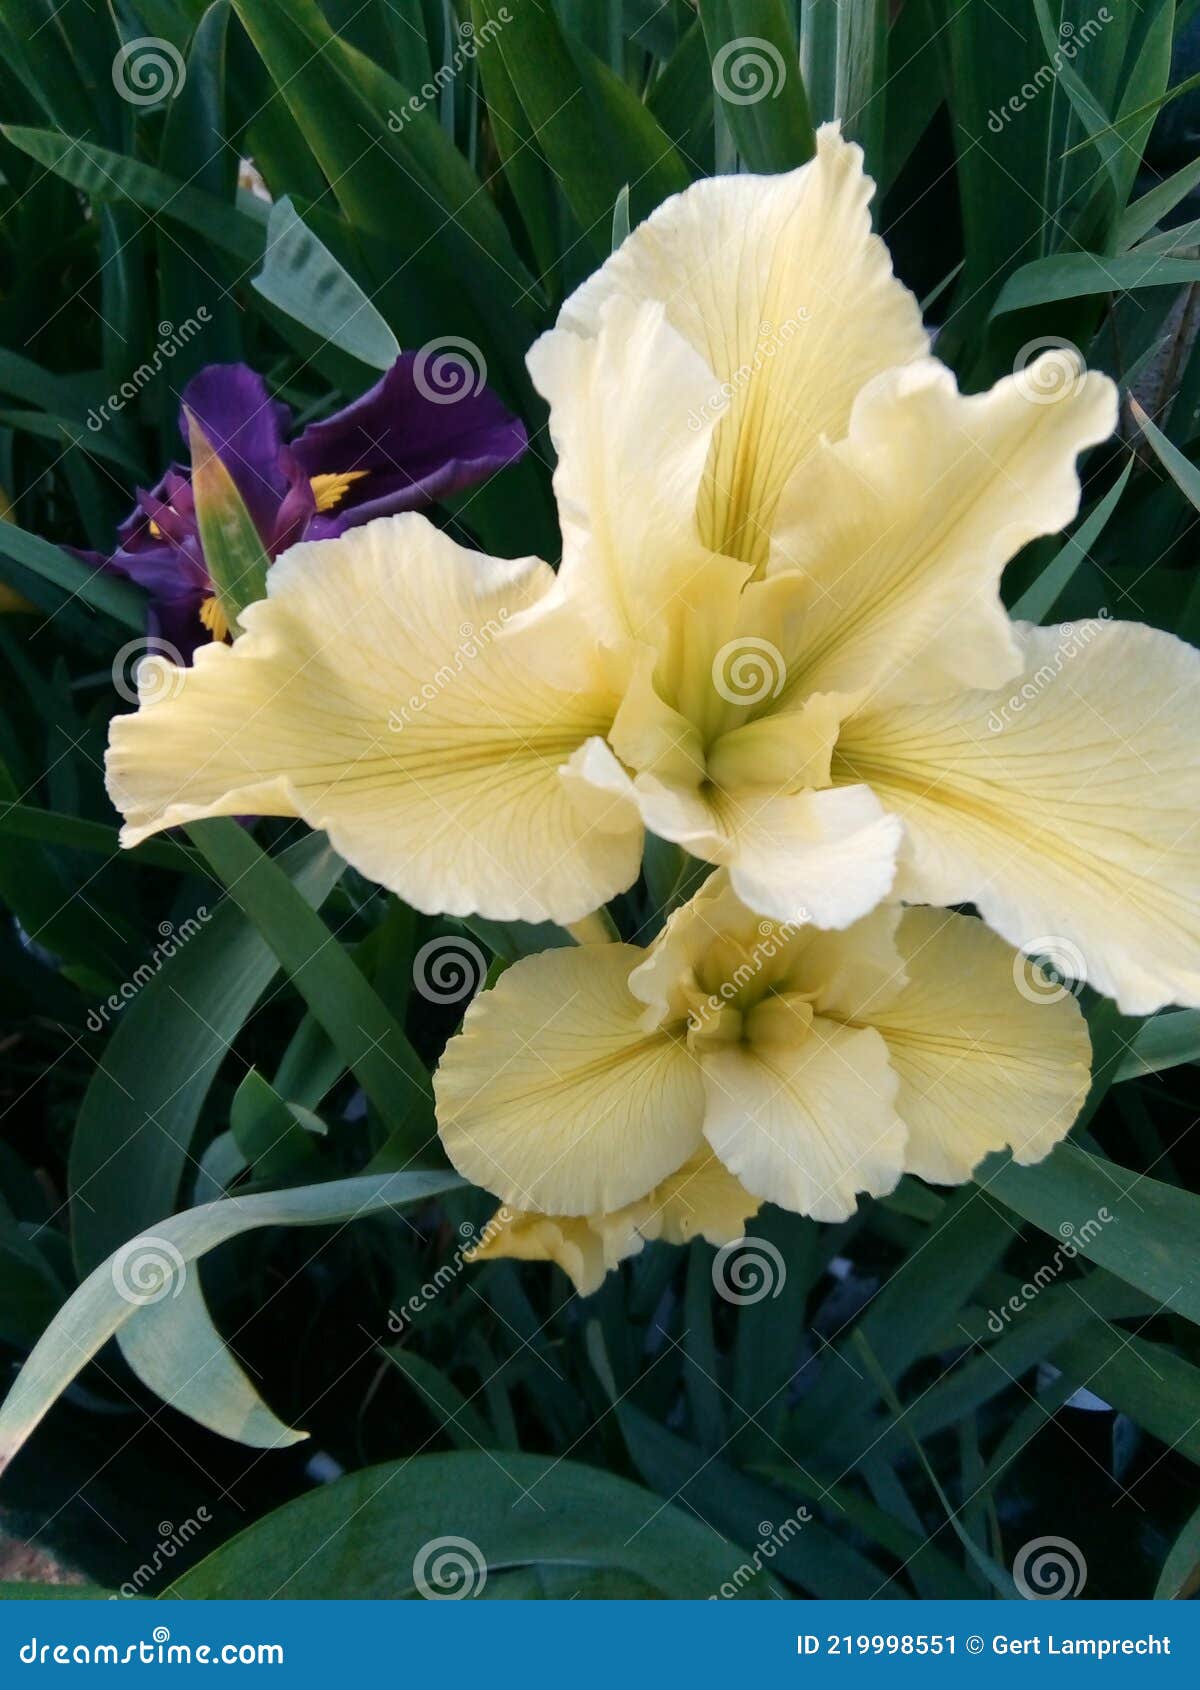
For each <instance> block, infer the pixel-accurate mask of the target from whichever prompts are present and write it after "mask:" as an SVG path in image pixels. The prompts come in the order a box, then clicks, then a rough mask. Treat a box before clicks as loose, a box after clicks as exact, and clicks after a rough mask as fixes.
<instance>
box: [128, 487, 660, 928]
mask: <svg viewBox="0 0 1200 1690" xmlns="http://www.w3.org/2000/svg"><path fill="white" fill-rule="evenodd" d="M552 580H553V577H552V575H551V572H550V570H549V569H548V568H547V566H546V565H545V564H542V563H538V562H537V561H536V560H533V559H521V560H518V561H516V562H512V563H504V562H499V561H497V560H496V559H493V558H488V557H484V556H482V555H480V554H478V553H475V552H468V551H466V550H465V549H463V548H462V547H460V546H457V545H455V544H454V542H453V541H451V540H450V539H449V538H448V537H447V536H446V535H444V534H442V533H440V532H439V531H438V530H437V529H436V528H434V527H433V525H432V524H431V523H429V522H428V521H426V519H425V518H424V517H421V516H417V515H411V514H409V515H403V516H394V517H384V518H381V519H379V520H378V521H376V522H372V523H370V524H368V525H367V526H365V527H363V528H355V529H352V530H350V531H349V532H348V533H346V534H345V535H343V536H341V537H340V538H339V539H336V540H328V541H320V542H315V543H306V544H303V545H299V546H296V547H294V548H293V549H292V550H291V551H290V552H288V553H287V554H286V555H285V556H284V557H282V558H280V559H279V561H278V562H277V563H275V564H274V565H273V566H272V568H271V570H270V572H269V577H268V585H269V597H268V598H266V599H265V600H262V601H260V602H259V603H257V604H255V605H253V606H251V607H250V608H248V609H247V610H246V611H245V613H244V615H243V618H242V620H243V626H244V628H245V630H246V631H245V632H244V634H243V635H242V636H241V637H240V638H239V639H238V640H237V641H236V643H235V644H234V645H232V646H225V645H220V644H213V645H208V646H203V647H201V648H200V649H199V650H198V651H197V653H196V657H195V664H194V667H192V668H190V669H173V668H169V667H167V669H166V672H165V674H160V675H158V676H156V677H155V682H154V686H153V688H152V689H149V688H148V689H146V690H145V691H144V694H143V701H142V703H141V706H140V708H139V710H138V712H137V714H136V715H130V716H124V717H119V718H116V719H115V720H114V722H113V725H112V733H111V744H110V751H109V759H108V781H109V791H110V794H111V796H112V799H113V802H114V803H115V804H116V806H117V808H118V809H119V810H121V811H122V812H123V813H124V815H125V818H126V826H125V829H124V832H123V835H122V837H123V841H124V843H126V844H136V843H137V842H138V841H139V840H141V839H144V838H146V837H147V835H148V834H151V833H154V832H157V831H158V830H160V829H162V828H166V827H172V826H175V825H177V824H179V823H182V822H187V821H194V820H197V819H199V818H200V817H203V816H218V815H239V814H250V815H295V816H300V817H302V818H303V819H304V820H305V821H306V822H307V823H308V825H309V826H310V827H314V828H323V829H325V830H326V831H327V832H328V834H329V837H330V839H331V841H332V843H333V844H334V846H335V847H336V849H337V850H338V851H339V852H341V854H342V855H343V856H344V857H345V858H346V859H347V861H349V862H351V863H353V864H354V866H355V867H356V868H358V869H360V870H361V871H362V872H363V873H364V874H366V875H368V876H370V877H371V878H372V879H373V880H376V881H378V882H379V883H380V884H381V885H384V886H388V887H390V888H391V889H392V890H394V891H396V892H398V893H400V894H401V896H403V897H404V898H406V899H407V901H408V902H409V903H411V904H413V905H415V906H416V907H417V908H418V909H422V910H427V911H438V912H445V913H449V914H470V913H472V912H478V913H481V914H484V915H487V916H491V917H495V918H497V919H502V920H513V919H516V920H528V921H536V920H544V919H550V920H554V921H573V920H576V919H578V918H579V917H581V916H583V915H586V914H588V913H589V912H590V911H591V910H594V909H595V908H596V907H597V906H598V905H600V904H602V903H603V902H604V901H605V900H606V899H607V898H609V897H611V896H612V895H613V894H614V893H615V892H617V891H618V890H620V889H622V888H623V887H625V886H628V885H629V884H630V883H631V882H632V881H633V880H634V879H635V878H636V875H637V872H638V864H639V860H640V855H641V838H642V830H641V824H640V822H639V821H638V819H637V815H636V811H635V809H634V807H633V805H632V803H631V802H630V801H629V800H628V799H626V798H624V797H622V795H621V794H620V793H618V792H613V791H608V792H600V791H599V790H598V789H585V788H584V786H583V783H580V782H575V781H572V780H570V779H565V778H564V776H563V773H562V771H563V769H564V766H565V765H566V764H567V763H568V762H569V761H570V760H571V759H572V757H574V756H576V755H577V754H578V753H579V752H580V750H581V748H583V747H585V746H586V745H587V743H588V741H589V740H590V739H591V738H592V737H593V736H602V735H603V734H604V733H605V732H606V731H607V729H608V726H609V724H610V722H611V719H612V715H613V711H614V708H615V698H614V695H613V692H612V689H611V685H610V683H609V681H608V679H607V677H606V674H605V672H604V670H603V668H602V667H601V665H600V662H599V659H598V657H597V654H596V647H595V642H594V641H593V640H592V639H591V638H590V637H589V636H588V635H586V634H585V633H584V634H581V633H580V632H579V631H578V630H577V628H576V627H575V625H574V623H573V622H571V621H570V619H569V618H568V617H567V616H566V615H558V616H552V617H551V618H550V619H549V621H548V622H547V623H546V624H545V625H544V626H542V627H540V628H539V630H538V631H537V633H536V634H535V633H533V632H531V631H525V632H520V631H517V630H514V631H513V632H512V633H511V635H510V632H509V629H508V627H507V623H508V621H509V619H510V618H511V619H512V620H513V621H514V622H515V621H516V620H517V619H518V618H519V616H520V614H521V612H523V611H525V610H527V609H529V608H530V607H532V606H533V605H535V604H538V603H540V602H541V601H542V600H543V598H544V596H545V594H546V593H547V591H548V589H549V588H550V586H551V583H552ZM542 640H545V641H548V642H550V643H552V644H553V645H554V646H555V648H556V649H557V650H558V651H559V653H560V654H562V653H564V652H565V651H566V649H567V648H568V647H571V646H572V641H574V646H573V650H574V663H573V668H574V673H575V677H576V680H575V687H574V690H573V691H570V692H567V691H564V690H562V689H561V688H558V687H556V686H553V685H551V684H550V683H549V682H548V680H547V679H546V678H545V676H544V674H543V666H542V665H541V664H540V663H539V651H540V649H541V647H540V644H539V642H540V641H542Z"/></svg>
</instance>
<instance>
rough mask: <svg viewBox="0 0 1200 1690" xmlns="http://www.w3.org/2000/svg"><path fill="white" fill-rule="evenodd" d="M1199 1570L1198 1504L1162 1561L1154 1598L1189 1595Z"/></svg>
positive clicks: (1158, 1600) (1175, 1597)
mask: <svg viewBox="0 0 1200 1690" xmlns="http://www.w3.org/2000/svg"><path fill="white" fill-rule="evenodd" d="M1198 1573H1200V1508H1197V1509H1196V1512H1195V1513H1194V1514H1193V1515H1192V1516H1191V1517H1190V1519H1189V1520H1188V1522H1187V1524H1186V1525H1185V1526H1184V1528H1183V1530H1182V1531H1181V1532H1180V1534H1179V1536H1178V1537H1177V1538H1176V1539H1175V1542H1174V1543H1173V1544H1172V1545H1171V1551H1170V1554H1169V1555H1168V1556H1167V1558H1166V1560H1165V1561H1164V1562H1163V1569H1162V1572H1161V1573H1160V1574H1159V1579H1158V1583H1157V1584H1156V1585H1155V1587H1154V1600H1155V1601H1156V1602H1174V1601H1175V1600H1177V1599H1178V1598H1179V1597H1181V1596H1191V1595H1192V1594H1193V1593H1194V1591H1195V1589H1196V1578H1197V1574H1198Z"/></svg>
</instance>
